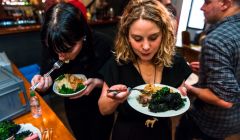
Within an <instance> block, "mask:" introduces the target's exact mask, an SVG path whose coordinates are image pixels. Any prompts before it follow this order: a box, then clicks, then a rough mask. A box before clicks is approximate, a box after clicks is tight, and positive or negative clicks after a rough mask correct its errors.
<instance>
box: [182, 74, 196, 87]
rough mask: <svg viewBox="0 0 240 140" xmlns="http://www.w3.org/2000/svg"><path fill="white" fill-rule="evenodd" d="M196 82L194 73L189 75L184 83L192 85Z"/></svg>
mask: <svg viewBox="0 0 240 140" xmlns="http://www.w3.org/2000/svg"><path fill="white" fill-rule="evenodd" d="M197 82H198V75H197V74H195V73H191V75H190V76H189V77H188V78H187V80H186V81H185V83H186V84H188V85H194V84H196V83H197Z"/></svg>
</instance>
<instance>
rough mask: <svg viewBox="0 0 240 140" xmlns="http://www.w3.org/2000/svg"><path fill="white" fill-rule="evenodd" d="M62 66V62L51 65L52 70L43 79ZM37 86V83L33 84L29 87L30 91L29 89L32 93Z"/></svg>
mask: <svg viewBox="0 0 240 140" xmlns="http://www.w3.org/2000/svg"><path fill="white" fill-rule="evenodd" d="M62 65H63V61H61V60H58V61H57V62H55V63H54V64H53V67H52V69H51V70H50V71H49V72H47V73H46V74H44V76H43V77H45V78H46V77H48V76H49V75H50V74H51V73H52V72H53V71H54V70H56V69H59V68H60V67H61V66H62ZM38 84H39V82H37V83H35V84H34V85H33V86H31V88H30V89H31V90H32V91H34V90H35V89H36V88H37V86H38Z"/></svg>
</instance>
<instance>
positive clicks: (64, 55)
mask: <svg viewBox="0 0 240 140" xmlns="http://www.w3.org/2000/svg"><path fill="white" fill-rule="evenodd" d="M82 42H83V41H82V39H81V40H80V41H78V42H77V43H76V45H75V46H73V47H72V48H71V49H70V50H69V51H68V52H61V53H57V54H58V58H59V60H62V61H69V60H74V59H75V58H76V56H77V55H78V54H79V52H80V51H81V49H82Z"/></svg>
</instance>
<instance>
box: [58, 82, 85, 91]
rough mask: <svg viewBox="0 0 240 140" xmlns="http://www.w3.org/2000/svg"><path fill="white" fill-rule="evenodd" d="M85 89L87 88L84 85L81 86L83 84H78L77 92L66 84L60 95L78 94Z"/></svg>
mask: <svg viewBox="0 0 240 140" xmlns="http://www.w3.org/2000/svg"><path fill="white" fill-rule="evenodd" d="M84 88H85V86H84V85H83V84H81V83H78V85H77V88H76V90H73V89H71V88H68V87H66V86H65V84H64V85H63V86H62V88H61V89H60V90H59V93H62V94H72V93H75V92H78V91H80V90H82V89H84Z"/></svg>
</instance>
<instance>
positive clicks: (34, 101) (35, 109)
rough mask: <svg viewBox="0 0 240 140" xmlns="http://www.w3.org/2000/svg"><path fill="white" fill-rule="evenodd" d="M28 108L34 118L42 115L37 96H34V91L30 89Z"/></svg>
mask: <svg viewBox="0 0 240 140" xmlns="http://www.w3.org/2000/svg"><path fill="white" fill-rule="evenodd" d="M29 102H30V108H31V113H32V116H33V117H34V118H39V117H41V116H42V109H41V106H40V101H39V98H38V97H37V96H36V94H35V92H34V91H30V101H29Z"/></svg>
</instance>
